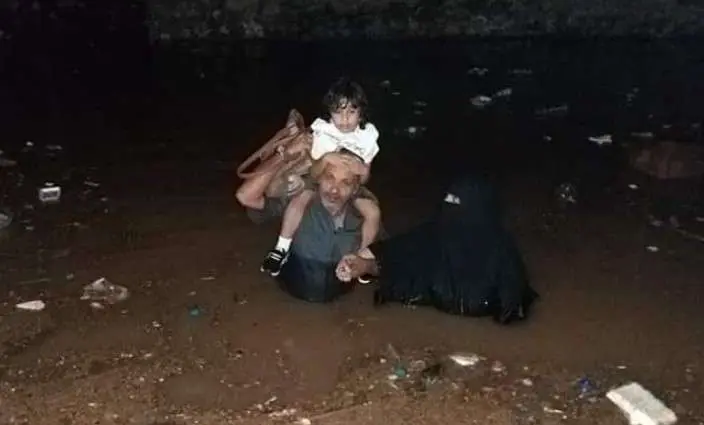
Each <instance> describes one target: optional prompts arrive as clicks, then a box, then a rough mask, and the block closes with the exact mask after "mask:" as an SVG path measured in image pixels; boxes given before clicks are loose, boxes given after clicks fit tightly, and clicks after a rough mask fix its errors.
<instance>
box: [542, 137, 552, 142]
mask: <svg viewBox="0 0 704 425" xmlns="http://www.w3.org/2000/svg"><path fill="white" fill-rule="evenodd" d="M543 140H545V141H546V142H552V137H550V136H544V137H543Z"/></svg>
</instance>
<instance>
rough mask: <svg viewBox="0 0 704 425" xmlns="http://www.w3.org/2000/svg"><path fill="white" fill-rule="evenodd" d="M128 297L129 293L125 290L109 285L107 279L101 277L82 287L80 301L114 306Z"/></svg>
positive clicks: (121, 287)
mask: <svg viewBox="0 0 704 425" xmlns="http://www.w3.org/2000/svg"><path fill="white" fill-rule="evenodd" d="M129 296H130V291H129V290H128V289H127V288H125V287H124V286H120V285H115V284H113V283H110V282H109V281H108V280H107V279H105V278H104V277H101V278H100V279H97V280H95V281H93V282H92V283H89V284H88V285H86V286H84V287H83V295H81V299H82V300H91V301H104V302H106V303H108V304H115V303H118V302H120V301H124V300H126V299H127V298H128V297H129Z"/></svg>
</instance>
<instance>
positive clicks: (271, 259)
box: [261, 78, 381, 277]
mask: <svg viewBox="0 0 704 425" xmlns="http://www.w3.org/2000/svg"><path fill="white" fill-rule="evenodd" d="M323 104H324V105H325V107H326V108H327V110H328V113H329V116H330V119H329V121H325V120H322V119H320V118H318V119H316V120H315V121H314V122H313V124H312V125H311V129H312V130H313V145H312V147H311V152H310V156H311V157H312V159H313V160H318V159H320V158H321V157H322V156H323V155H325V154H326V153H329V152H339V151H342V150H345V151H349V152H351V153H353V154H354V155H355V156H357V157H358V158H359V159H360V160H361V161H362V162H363V163H364V164H365V166H366V167H367V169H368V168H369V166H370V165H371V162H372V160H373V159H374V157H375V156H376V154H377V153H379V145H378V144H377V139H378V138H379V132H378V131H377V129H376V127H374V125H373V124H371V123H368V122H366V116H365V113H366V106H367V98H366V95H365V93H364V91H363V90H362V87H361V86H360V85H359V84H357V83H355V82H353V81H350V80H348V79H346V78H342V79H340V80H338V81H336V82H335V83H334V84H333V85H332V87H330V89H329V90H328V92H327V94H326V95H325V97H324V99H323ZM368 175H369V173H367V176H368ZM364 182H365V181H363V182H362V183H364ZM314 193H315V192H314V191H313V190H311V189H310V188H308V187H306V189H305V190H304V191H303V192H301V193H300V194H298V195H297V196H295V197H293V198H291V200H290V201H289V204H288V206H287V207H286V211H285V212H284V216H283V222H282V225H281V233H280V235H279V239H278V241H277V243H276V246H275V247H274V249H272V250H271V251H269V253H268V254H267V256H266V258H265V259H264V262H263V263H262V265H261V271H262V272H265V273H269V274H270V275H271V276H274V277H275V276H278V275H279V273H280V272H281V267H282V266H283V265H284V264H285V263H286V260H287V259H288V250H289V247H290V245H291V241H292V239H293V235H294V234H295V233H296V230H297V229H298V226H299V225H300V223H301V219H302V218H303V214H304V212H305V208H306V206H307V205H308V203H309V202H310V200H311V199H312V198H313V194H314ZM353 205H354V207H355V208H356V209H357V211H359V213H360V215H361V216H362V220H363V221H362V240H361V243H360V250H362V249H364V248H366V247H367V246H369V245H370V244H371V243H372V242H374V239H376V236H377V233H378V231H379V225H380V222H381V212H380V210H379V206H378V205H377V204H376V202H375V201H374V200H372V199H366V198H362V197H357V198H355V199H354V201H353Z"/></svg>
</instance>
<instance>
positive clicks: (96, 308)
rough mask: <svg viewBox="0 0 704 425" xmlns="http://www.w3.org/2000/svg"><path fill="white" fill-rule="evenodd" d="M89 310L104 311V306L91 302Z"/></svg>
mask: <svg viewBox="0 0 704 425" xmlns="http://www.w3.org/2000/svg"><path fill="white" fill-rule="evenodd" d="M90 308H92V309H95V310H105V306H104V305H102V304H100V303H99V302H97V301H93V302H92V303H90Z"/></svg>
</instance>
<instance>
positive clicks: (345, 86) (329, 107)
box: [323, 77, 367, 129]
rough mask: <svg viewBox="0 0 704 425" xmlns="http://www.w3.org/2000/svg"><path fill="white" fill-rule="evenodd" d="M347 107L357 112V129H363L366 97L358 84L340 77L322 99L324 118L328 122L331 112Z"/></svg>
mask: <svg viewBox="0 0 704 425" xmlns="http://www.w3.org/2000/svg"><path fill="white" fill-rule="evenodd" d="M347 105H350V106H352V107H353V108H356V109H358V110H359V127H360V128H361V129H364V127H365V126H366V124H367V95H366V93H364V89H362V86H361V85H359V83H357V82H355V81H352V80H351V79H349V78H348V77H341V78H339V79H337V80H336V81H335V82H334V83H332V85H331V86H330V88H329V89H328V92H327V93H325V96H324V97H323V106H325V109H326V110H325V114H326V115H327V116H325V118H326V119H328V120H329V119H330V115H331V114H332V113H333V112H335V111H337V110H339V109H340V108H344V107H345V106H347Z"/></svg>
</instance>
